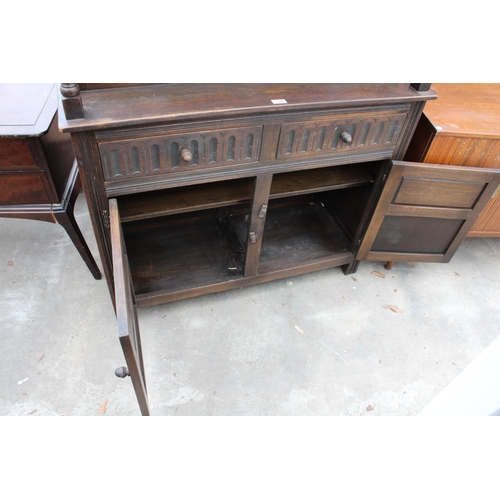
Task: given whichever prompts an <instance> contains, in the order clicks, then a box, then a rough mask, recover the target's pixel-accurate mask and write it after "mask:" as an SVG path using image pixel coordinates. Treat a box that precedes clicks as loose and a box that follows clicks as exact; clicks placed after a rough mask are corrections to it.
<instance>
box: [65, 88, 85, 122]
mask: <svg viewBox="0 0 500 500" xmlns="http://www.w3.org/2000/svg"><path fill="white" fill-rule="evenodd" d="M59 91H60V92H61V102H62V105H63V110H64V115H65V116H66V119H67V120H74V119H76V118H85V113H84V111H83V102H82V97H81V95H80V87H79V85H78V83H61V85H60V86H59Z"/></svg>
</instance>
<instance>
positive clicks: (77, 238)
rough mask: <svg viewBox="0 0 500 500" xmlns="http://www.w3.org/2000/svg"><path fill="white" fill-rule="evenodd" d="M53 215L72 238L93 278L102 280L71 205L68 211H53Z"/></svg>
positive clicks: (67, 208)
mask: <svg viewBox="0 0 500 500" xmlns="http://www.w3.org/2000/svg"><path fill="white" fill-rule="evenodd" d="M53 214H54V217H55V218H56V220H57V222H58V223H59V224H61V226H62V227H63V228H64V229H65V230H66V232H67V233H68V236H69V237H70V238H71V241H72V242H73V245H75V247H76V249H77V250H78V252H79V254H80V255H81V256H82V258H83V260H84V261H85V263H86V264H87V267H88V268H89V270H90V272H91V273H92V276H93V277H94V278H95V279H96V280H100V279H101V271H99V268H98V267H97V264H96V262H95V260H94V257H93V256H92V253H91V252H90V249H89V247H88V245H87V243H86V241H85V238H84V237H83V234H82V232H81V231H80V228H79V227H78V224H77V223H76V219H75V216H74V215H73V210H72V208H71V207H70V206H69V205H68V206H67V207H66V210H64V209H63V208H62V207H61V210H57V209H55V210H53Z"/></svg>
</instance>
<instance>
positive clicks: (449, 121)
mask: <svg viewBox="0 0 500 500" xmlns="http://www.w3.org/2000/svg"><path fill="white" fill-rule="evenodd" d="M431 88H432V90H434V91H435V92H436V93H437V94H438V96H439V99H437V100H436V101H434V102H429V103H428V104H427V105H426V107H425V110H424V113H425V115H426V116H427V118H429V120H430V121H431V122H432V124H433V125H434V127H436V128H437V133H438V134H441V135H457V136H462V135H466V136H474V137H485V138H487V137H490V138H500V84H499V83H452V84H451V83H450V84H446V83H439V84H437V83H435V84H432V87H431Z"/></svg>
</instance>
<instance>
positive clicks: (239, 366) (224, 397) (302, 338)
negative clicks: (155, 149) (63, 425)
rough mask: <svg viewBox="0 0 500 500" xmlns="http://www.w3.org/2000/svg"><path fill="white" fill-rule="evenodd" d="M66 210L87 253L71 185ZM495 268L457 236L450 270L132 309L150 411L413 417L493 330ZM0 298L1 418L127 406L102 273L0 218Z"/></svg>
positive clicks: (64, 242)
mask: <svg viewBox="0 0 500 500" xmlns="http://www.w3.org/2000/svg"><path fill="white" fill-rule="evenodd" d="M76 216H77V220H78V221H79V224H80V226H81V228H82V230H83V232H84V234H85V235H86V237H87V240H88V242H89V245H90V246H91V248H92V250H93V252H94V255H95V256H96V258H97V259H98V255H97V249H96V245H95V240H94V237H93V233H92V228H91V224H90V219H89V216H88V212H87V206H86V203H85V199H84V198H83V196H82V195H81V196H80V197H79V199H78V203H77V210H76ZM499 262H500V239H484V238H483V239H472V238H468V239H466V240H465V242H464V243H463V244H462V246H461V248H460V249H459V250H458V252H457V254H456V255H455V257H454V258H453V259H452V261H451V263H449V264H420V263H415V264H410V263H408V264H395V266H394V268H393V269H392V270H391V271H385V270H384V268H383V263H370V262H363V263H361V265H360V268H359V270H358V272H357V273H356V274H354V275H352V276H345V275H344V274H343V273H342V272H341V270H340V269H331V270H326V271H321V272H317V273H312V274H308V275H304V276H300V277H295V278H292V279H285V280H281V281H276V282H273V283H268V284H261V285H256V286H253V287H248V288H243V289H239V290H234V291H229V292H224V293H219V294H214V295H210V296H205V297H200V298H195V299H190V300H186V301H182V302H177V303H172V304H166V305H161V306H156V307H151V308H147V309H141V310H140V311H139V320H140V327H141V332H142V344H143V350H144V358H145V365H146V377H147V383H148V392H149V399H150V407H151V412H152V414H153V415H157V416H161V415H165V416H167V415H303V416H313V415H330V416H337V415H365V416H374V415H401V416H404V415H416V414H418V413H419V412H420V411H421V410H423V409H424V408H425V407H426V406H427V405H428V404H429V403H430V402H431V401H432V400H433V398H435V396H436V395H438V394H439V393H440V392H441V391H442V390H443V389H444V388H445V387H446V386H447V385H448V384H450V382H452V381H453V380H454V379H455V378H456V377H457V376H458V375H459V374H460V372H461V371H463V370H464V369H465V368H466V367H467V366H468V365H469V364H470V363H471V362H472V361H473V360H474V359H475V358H476V357H477V356H478V355H479V354H480V353H481V352H482V351H484V349H485V348H486V347H487V346H488V345H489V344H490V343H492V342H493V341H494V340H495V338H496V337H497V336H498V335H499V329H498V325H499V324H500V322H499V318H500V301H499V300H498V297H500V265H498V263H499ZM98 263H99V264H100V261H99V260H98ZM372 271H378V272H382V273H384V274H386V276H385V278H381V277H378V276H376V275H374V274H372ZM0 304H1V306H0V415H3V416H6V415H12V416H17V415H19V416H22V415H30V416H42V415H54V416H57V415H82V416H90V415H105V416H106V415H140V412H139V408H138V405H137V403H136V400H135V395H134V392H133V389H132V384H131V381H130V379H128V378H126V379H123V380H122V379H118V378H116V377H115V375H114V370H115V368H116V367H118V366H121V365H123V364H124V360H123V355H122V351H121V348H120V346H119V342H118V339H117V328H116V324H115V318H114V312H113V308H112V305H111V301H110V298H109V295H108V290H107V286H106V283H105V281H104V280H101V281H95V280H94V279H93V278H92V276H91V274H90V272H89V271H88V270H87V267H86V265H85V264H84V262H83V260H82V259H81V258H80V256H79V254H78V253H77V251H76V249H75V248H74V247H73V246H72V244H71V242H70V240H69V238H68V237H67V235H66V233H65V231H64V230H63V229H62V227H61V226H58V225H55V224H47V223H43V222H36V221H29V220H19V219H0ZM389 306H396V307H397V308H399V310H400V311H401V312H394V311H393V310H391V309H390V308H389Z"/></svg>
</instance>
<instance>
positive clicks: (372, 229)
mask: <svg viewBox="0 0 500 500" xmlns="http://www.w3.org/2000/svg"><path fill="white" fill-rule="evenodd" d="M499 183H500V172H499V171H498V170H492V169H484V168H470V167H456V166H445V165H428V164H421V163H408V162H400V161H394V162H393V164H392V168H391V171H390V173H389V175H388V178H387V181H386V184H385V186H384V188H383V191H382V193H381V196H380V198H379V202H378V203H377V206H376V209H375V211H374V213H373V217H372V219H371V221H370V223H369V225H368V229H367V231H366V233H365V236H364V238H363V241H362V243H361V245H360V247H359V251H358V255H357V259H358V260H376V261H393V262H398V261H399V262H449V260H450V259H451V258H452V257H453V255H454V253H455V252H456V250H457V248H458V247H459V245H460V243H461V242H462V241H463V240H464V239H465V237H466V236H467V233H468V232H469V229H470V228H471V227H472V225H473V224H474V222H475V221H476V220H477V218H478V217H479V215H480V213H481V211H482V209H483V208H484V207H485V206H486V204H487V202H488V200H489V198H490V197H491V196H492V194H493V193H494V191H495V189H496V187H497V186H498V184H499Z"/></svg>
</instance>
